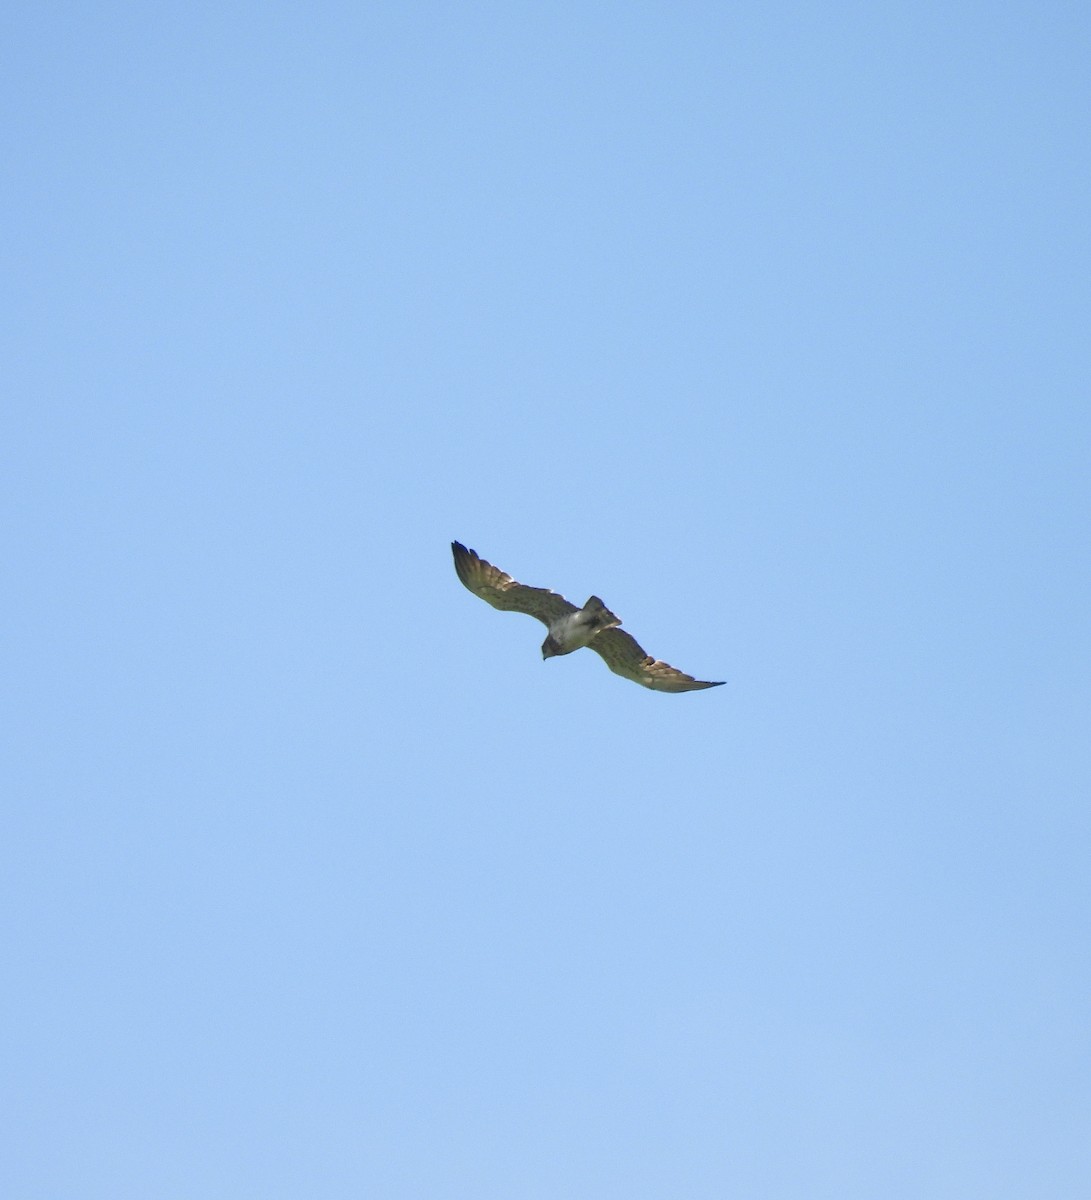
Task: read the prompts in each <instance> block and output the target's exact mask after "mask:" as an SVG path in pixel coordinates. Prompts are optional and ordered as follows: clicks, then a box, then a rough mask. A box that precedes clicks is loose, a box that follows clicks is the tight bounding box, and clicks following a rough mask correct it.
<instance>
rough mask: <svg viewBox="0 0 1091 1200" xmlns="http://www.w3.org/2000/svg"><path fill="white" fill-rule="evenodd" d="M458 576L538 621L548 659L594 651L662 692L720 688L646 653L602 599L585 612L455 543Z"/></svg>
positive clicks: (499, 604)
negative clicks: (543, 629)
mask: <svg viewBox="0 0 1091 1200" xmlns="http://www.w3.org/2000/svg"><path fill="white" fill-rule="evenodd" d="M451 551H452V553H453V554H454V558H455V570H456V571H457V572H458V577H459V579H461V580H462V582H463V583H464V584H465V585H466V587H467V588H469V590H470V591H471V592H473V594H474V595H475V596H480V597H481V599H482V600H485V601H486V602H487V603H489V604H491V605H492V606H493V608H499V609H502V610H504V611H505V612H521V613H526V614H527V615H528V616H531V617H536V618H537V619H538V620H539V621H541V622H542V624H543V625H545V626H546V627H547V629H548V630H549V633H548V634H547V635H546V640H545V641H544V642H543V643H542V657H543V658H553V657H555V656H557V655H560V654H571V653H572V651H573V650H579V649H580V648H581V647H583V646H588V647H589V648H590V649H592V650H594V651H595V653H596V654H598V655H599V657H600V658H601V659H602V660H603V662H605V663H606V665H607V666H608V667H609V668H610V670H611V671H613V672H614V673H615V674H616V675H621V676H622V677H623V678H625V679H631V680H633V682H634V683H639V684H641V685H642V686H643V687H646V688H651V689H652V691H656V692H696V691H700V690H701V689H702V688H710V687H719V686H720V683H722V682H723V681H722V680H721V681H720V682H717V683H706V682H704V681H702V680H700V679H694V678H693V676H692V675H686V674H685V673H684V672H683V671H679V670H677V669H676V668H675V667H672V666H670V665H669V664H668V663H665V662H660V661H659V660H658V659H654V658H652V657H651V655H650V654H645V653H644V649H643V647H642V646H641V645H640V643H639V642H638V641H637V640H636V638H634V637H632V635H631V634H628V633H626V632H625V630H623V629H620V628H618V626H620V625H621V621H620V620H619V619H618V618H617V617H616V616H615V615H614V614H613V613H612V612H611V611H610V610H609V609H608V608H607V607H606V605H605V604H603V602H602V601H601V600H600V599H599V598H598V597H597V596H592V597H590V599H589V600H588V601H587V603H586V604H585V605H584V606H583V608H577V607H576V605H575V604H572V603H571V602H570V601H568V600H566V599H565V598H564V597H563V596H560V595H558V594H557V593H556V592H551V591H550V590H549V589H548V588H536V587H528V586H527V585H526V584H525V583H518V582H517V581H516V580H514V579H512V577H511V576H510V575H508V574H506V573H505V572H504V571H501V570H500V568H499V567H494V566H493V565H492V563H490V562H486V561H485V560H484V559H483V558H480V557H479V556H478V555H477V554H476V553H475V552H474V551H473V550H467V549H466V547H465V546H463V545H462V543H461V542H452V543H451Z"/></svg>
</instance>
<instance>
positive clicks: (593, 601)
mask: <svg viewBox="0 0 1091 1200" xmlns="http://www.w3.org/2000/svg"><path fill="white" fill-rule="evenodd" d="M583 611H584V612H585V613H588V614H590V615H591V616H592V617H593V618H594V622H595V626H596V628H597V630H598V632H599V633H601V632H602V631H603V630H604V629H613V628H615V627H616V626H618V625H620V624H621V618H620V617H616V616H614V614H613V613H612V612H611V611H610V610H609V609H608V608H607V607H606V605H605V604H603V602H602V601H601V600H600V599H599V598H598V596H591V597H590V598H589V599H588V601H587V603H586V604H585V605H584V606H583Z"/></svg>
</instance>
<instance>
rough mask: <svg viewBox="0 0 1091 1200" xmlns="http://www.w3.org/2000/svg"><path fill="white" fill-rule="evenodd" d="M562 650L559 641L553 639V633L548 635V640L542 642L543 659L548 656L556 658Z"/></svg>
mask: <svg viewBox="0 0 1091 1200" xmlns="http://www.w3.org/2000/svg"><path fill="white" fill-rule="evenodd" d="M560 652H561V648H560V646H558V645H557V643H556V642H555V641H554V640H553V635H552V634H550V635H549V637H547V638H546V640H545V641H544V642H543V643H542V659H543V661H544V660H545V659H547V658H556V657H557V655H558V654H560Z"/></svg>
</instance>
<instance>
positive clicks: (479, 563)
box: [451, 542, 579, 625]
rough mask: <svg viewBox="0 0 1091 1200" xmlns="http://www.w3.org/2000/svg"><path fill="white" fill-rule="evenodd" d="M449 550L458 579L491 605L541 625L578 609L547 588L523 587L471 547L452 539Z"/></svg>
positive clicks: (523, 584) (523, 585)
mask: <svg viewBox="0 0 1091 1200" xmlns="http://www.w3.org/2000/svg"><path fill="white" fill-rule="evenodd" d="M451 552H452V553H453V554H454V556H455V570H456V571H457V572H458V577H459V579H461V580H462V582H463V583H464V584H465V585H466V586H467V587H468V588H469V589H470V591H471V592H473V594H474V595H475V596H480V597H481V599H482V600H486V601H488V603H489V604H491V605H492V606H493V608H502V609H504V610H505V611H507V612H521V613H527V614H528V615H529V616H532V617H537V618H538V620H539V621H541V622H542V624H543V625H550V624H552V622H554V621H556V620H557V619H558V618H560V617H564V616H567V615H568V614H569V613H574V612H578V611H579V610H578V609H577V608H576V606H575V605H574V604H571V603H570V602H569V601H567V600H566V599H565V598H564V597H563V596H559V595H558V594H557V593H556V592H551V591H550V590H549V588H536V587H527V585H526V584H525V583H517V582H516V581H515V580H514V579H512V577H511V576H510V575H506V574H505V573H504V572H503V571H501V570H500V568H499V567H494V566H493V565H492V563H490V562H486V561H485V560H484V559H483V558H480V557H478V555H477V554H476V553H475V552H474V551H473V550H467V549H466V547H465V546H464V545H463V544H462V543H461V542H452V543H451Z"/></svg>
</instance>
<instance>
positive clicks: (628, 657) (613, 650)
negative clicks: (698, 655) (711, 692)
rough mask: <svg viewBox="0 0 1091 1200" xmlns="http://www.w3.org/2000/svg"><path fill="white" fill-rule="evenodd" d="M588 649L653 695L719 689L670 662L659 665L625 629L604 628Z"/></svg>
mask: <svg viewBox="0 0 1091 1200" xmlns="http://www.w3.org/2000/svg"><path fill="white" fill-rule="evenodd" d="M588 648H589V649H591V650H594V652H595V653H596V654H597V655H599V656H600V657H601V658H602V660H603V662H605V663H606V665H607V666H608V667H609V668H610V670H611V671H613V672H614V673H615V674H616V675H623V676H624V677H625V678H626V679H631V680H633V682H634V683H639V684H641V685H643V686H644V687H646V688H651V689H652V691H653V692H697V691H700V690H701V689H702V688H710V687H720V686H721V684H722V683H723V680H722V679H721V680H720V681H719V682H717V683H705V682H703V681H702V680H700V679H694V678H693V676H692V675H687V674H685V672H683V671H679V670H677V669H676V668H675V667H672V666H671V665H670V664H669V663H665V662H660V661H659V660H658V659H655V658H652V656H651V655H650V654H645V653H644V648H643V646H641V645H640V643H639V642H638V641H637V640H636V638H635V637H633V636H632V634H629V633H626V632H625V630H624V629H604V630H603V631H602V633H600V634H598V635H597V636H595V637H593V638H592V639H591V641H590V642H589V643H588Z"/></svg>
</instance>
